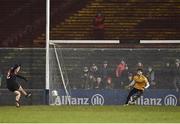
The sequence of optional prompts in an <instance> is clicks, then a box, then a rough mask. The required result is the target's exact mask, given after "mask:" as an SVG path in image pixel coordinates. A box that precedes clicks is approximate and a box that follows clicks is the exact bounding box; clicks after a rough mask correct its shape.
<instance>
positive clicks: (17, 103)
mask: <svg viewBox="0 0 180 124" xmlns="http://www.w3.org/2000/svg"><path fill="white" fill-rule="evenodd" d="M16 107H17V108H19V107H20V103H19V101H17V100H16Z"/></svg>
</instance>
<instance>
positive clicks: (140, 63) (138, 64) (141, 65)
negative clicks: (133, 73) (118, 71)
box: [136, 61, 144, 69]
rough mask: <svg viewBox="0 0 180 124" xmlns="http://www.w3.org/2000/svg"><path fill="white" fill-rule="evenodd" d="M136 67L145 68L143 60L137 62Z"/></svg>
mask: <svg viewBox="0 0 180 124" xmlns="http://www.w3.org/2000/svg"><path fill="white" fill-rule="evenodd" d="M136 69H144V65H143V63H142V62H141V61H139V62H138V63H137V67H136Z"/></svg>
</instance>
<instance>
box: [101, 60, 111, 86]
mask: <svg viewBox="0 0 180 124" xmlns="http://www.w3.org/2000/svg"><path fill="white" fill-rule="evenodd" d="M100 76H101V78H102V82H103V87H104V88H105V87H106V85H107V84H111V83H112V80H109V81H108V79H109V78H111V73H110V68H109V65H108V62H107V61H104V62H103V66H102V67H101V69H100Z"/></svg>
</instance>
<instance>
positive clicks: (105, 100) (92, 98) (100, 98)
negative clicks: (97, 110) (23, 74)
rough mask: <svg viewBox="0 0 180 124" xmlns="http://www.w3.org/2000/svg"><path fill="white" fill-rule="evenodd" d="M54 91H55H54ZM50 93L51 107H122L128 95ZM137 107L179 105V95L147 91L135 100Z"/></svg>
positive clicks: (75, 92)
mask: <svg viewBox="0 0 180 124" xmlns="http://www.w3.org/2000/svg"><path fill="white" fill-rule="evenodd" d="M55 91H56V90H55ZM53 92H54V90H53V91H51V92H50V104H51V105H68V104H71V105H123V104H124V103H125V101H126V97H127V95H128V91H127V90H71V92H70V93H69V95H67V93H65V91H64V90H59V91H57V93H55V94H54V93H53ZM136 104H137V105H146V106H152V105H157V106H161V105H166V106H178V105H180V93H179V92H176V91H174V90H164V89H158V90H151V89H150V90H147V91H145V92H144V94H143V95H142V96H141V97H140V98H138V99H137V100H136Z"/></svg>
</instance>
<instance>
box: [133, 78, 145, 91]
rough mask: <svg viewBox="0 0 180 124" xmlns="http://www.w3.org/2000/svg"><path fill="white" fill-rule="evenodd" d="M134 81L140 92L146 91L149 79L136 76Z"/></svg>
mask: <svg viewBox="0 0 180 124" xmlns="http://www.w3.org/2000/svg"><path fill="white" fill-rule="evenodd" d="M133 80H134V81H135V84H134V88H136V89H139V90H144V88H145V87H146V85H147V83H148V79H147V78H146V77H145V76H144V75H135V76H134V77H133Z"/></svg>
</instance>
